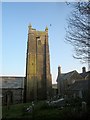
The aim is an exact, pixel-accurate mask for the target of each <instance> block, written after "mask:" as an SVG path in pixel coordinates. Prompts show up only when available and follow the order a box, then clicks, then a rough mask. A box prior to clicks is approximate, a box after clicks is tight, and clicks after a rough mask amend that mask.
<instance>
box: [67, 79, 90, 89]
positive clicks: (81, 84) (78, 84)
mask: <svg viewBox="0 0 90 120" xmlns="http://www.w3.org/2000/svg"><path fill="white" fill-rule="evenodd" d="M89 81H90V80H80V81H75V83H73V84H72V85H71V86H70V87H69V88H68V89H67V90H69V91H77V90H78V91H79V90H88V87H89Z"/></svg>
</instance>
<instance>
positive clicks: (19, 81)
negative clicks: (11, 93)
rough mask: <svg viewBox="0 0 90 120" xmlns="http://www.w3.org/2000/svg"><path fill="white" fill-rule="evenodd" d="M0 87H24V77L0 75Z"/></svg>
mask: <svg viewBox="0 0 90 120" xmlns="http://www.w3.org/2000/svg"><path fill="white" fill-rule="evenodd" d="M0 83H2V85H0V88H4V89H7V88H24V77H12V76H3V77H0Z"/></svg>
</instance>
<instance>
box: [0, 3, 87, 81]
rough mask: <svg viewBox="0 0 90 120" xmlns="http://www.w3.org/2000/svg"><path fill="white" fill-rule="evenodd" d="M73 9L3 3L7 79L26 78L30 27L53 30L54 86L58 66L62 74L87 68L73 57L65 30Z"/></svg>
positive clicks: (50, 36)
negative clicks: (14, 77)
mask: <svg viewBox="0 0 90 120" xmlns="http://www.w3.org/2000/svg"><path fill="white" fill-rule="evenodd" d="M71 11H72V7H71V6H67V5H66V4H65V3H64V2H60V3H55V2H54V3H39V2H38V3H31V2H28V3H25V2H24V3H22V2H21V3H19V2H18V3H2V38H3V41H2V61H3V63H2V64H3V67H2V68H3V69H2V74H3V75H14V76H17V75H18V76H25V69H26V49H27V48H26V47H27V38H28V25H29V24H30V23H31V24H32V27H33V28H35V29H36V30H42V31H44V30H45V27H46V26H48V29H49V50H50V64H51V74H52V79H53V83H54V82H55V81H56V77H57V72H58V71H57V69H58V65H60V66H61V68H62V72H63V73H65V72H69V71H72V70H77V71H78V72H81V68H82V67H83V66H85V65H83V64H81V63H80V62H79V61H78V60H76V59H74V58H73V57H72V54H73V48H72V46H71V45H69V44H66V43H65V42H64V41H65V35H66V31H65V28H66V27H67V20H66V19H67V18H68V16H69V15H70V12H71ZM50 24H51V26H50Z"/></svg>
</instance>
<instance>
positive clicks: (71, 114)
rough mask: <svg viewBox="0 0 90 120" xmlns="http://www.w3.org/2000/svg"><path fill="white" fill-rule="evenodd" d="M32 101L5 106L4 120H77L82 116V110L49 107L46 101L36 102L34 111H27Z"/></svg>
mask: <svg viewBox="0 0 90 120" xmlns="http://www.w3.org/2000/svg"><path fill="white" fill-rule="evenodd" d="M30 105H31V103H25V104H16V105H11V106H10V107H9V108H7V107H6V106H4V107H3V110H2V111H3V120H4V119H5V120H6V119H7V120H10V119H13V120H14V119H15V120H16V119H21V120H28V119H29V120H59V119H60V120H70V119H73V120H77V119H79V120H80V118H82V117H81V115H80V114H81V113H80V111H79V112H78V111H74V109H73V108H72V107H65V108H64V109H59V108H53V107H49V106H48V105H47V104H46V103H45V102H44V101H40V102H38V103H35V106H34V110H33V112H25V110H26V108H27V107H29V106H30Z"/></svg>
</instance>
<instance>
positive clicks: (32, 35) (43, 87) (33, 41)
mask: <svg viewBox="0 0 90 120" xmlns="http://www.w3.org/2000/svg"><path fill="white" fill-rule="evenodd" d="M51 89H52V79H51V73H50V55H49V45H48V28H47V27H46V29H45V31H36V29H33V28H32V26H31V25H30V26H29V31H28V42H27V58H26V79H25V96H24V97H25V98H26V102H28V101H30V100H43V99H48V98H49V97H50V96H51V91H52V90H51Z"/></svg>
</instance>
